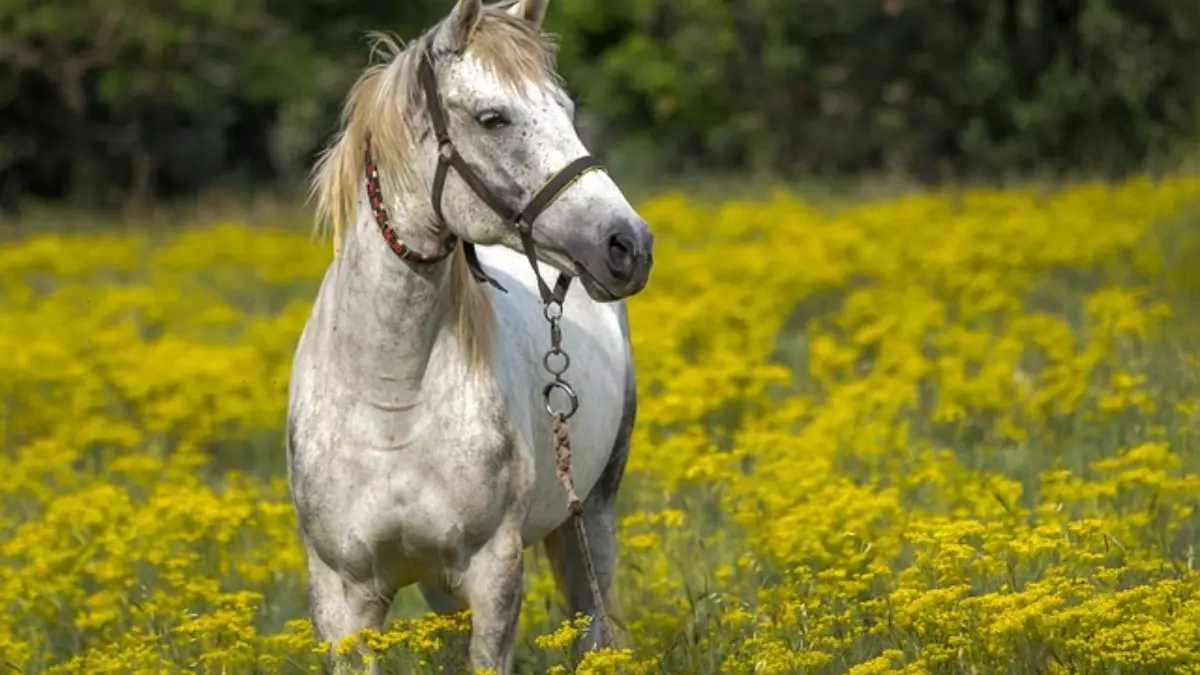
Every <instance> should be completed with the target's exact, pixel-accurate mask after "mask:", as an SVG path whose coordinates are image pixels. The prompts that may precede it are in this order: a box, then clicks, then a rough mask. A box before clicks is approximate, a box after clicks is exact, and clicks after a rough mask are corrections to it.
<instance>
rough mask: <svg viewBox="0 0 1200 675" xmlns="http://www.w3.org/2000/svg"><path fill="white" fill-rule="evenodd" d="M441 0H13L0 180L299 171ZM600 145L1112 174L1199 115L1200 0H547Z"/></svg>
mask: <svg viewBox="0 0 1200 675" xmlns="http://www.w3.org/2000/svg"><path fill="white" fill-rule="evenodd" d="M449 4H450V0H445V1H442V0H436V1H435V0H387V1H380V0H375V1H373V2H365V1H361V0H360V1H355V2H350V1H348V0H0V203H3V204H4V205H7V206H13V205H15V204H17V203H18V202H19V200H20V199H22V198H23V197H27V196H30V195H33V196H37V197H41V198H65V197H73V198H81V199H86V200H89V201H100V202H108V203H116V202H120V201H123V200H126V199H129V198H133V199H148V198H151V197H156V196H172V195H179V194H186V193H190V192H194V191H197V190H200V189H204V188H205V187H207V186H209V185H210V184H212V183H213V182H214V181H227V182H229V183H231V184H235V183H244V184H259V183H268V182H273V181H279V180H286V181H289V182H290V181H295V182H299V180H300V178H301V176H302V175H303V171H304V170H305V168H306V167H307V165H308V163H309V162H310V161H311V159H312V156H313V153H314V152H315V151H316V150H317V149H318V148H319V147H320V146H321V145H322V144H323V142H324V140H325V139H326V137H327V136H328V134H329V133H330V132H331V131H332V130H333V128H334V124H335V120H336V115H337V111H338V107H339V105H340V103H341V98H342V96H343V95H344V93H345V91H346V89H347V87H348V86H349V84H350V83H351V82H352V81H353V78H354V77H355V76H356V75H357V73H358V72H359V71H360V70H361V69H362V67H363V66H364V65H365V59H366V48H365V44H364V40H363V34H364V33H365V32H366V31H367V30H370V29H383V30H391V31H395V32H397V33H399V34H400V35H402V36H413V35H415V34H416V32H417V31H419V30H420V29H422V28H423V27H425V26H427V25H429V23H430V22H432V21H433V20H435V19H436V18H437V17H438V16H439V15H440V14H442V13H443V12H445V11H446V10H447V9H448V6H449ZM549 29H550V30H551V31H552V32H555V33H557V34H559V35H560V36H561V40H562V53H561V59H560V61H561V67H562V70H563V72H564V74H565V75H566V77H567V79H568V81H569V82H570V83H571V85H572V87H573V90H574V92H573V93H574V94H575V95H576V96H577V97H578V98H580V99H581V102H582V104H583V105H582V107H583V109H584V110H585V111H586V115H587V117H588V118H589V119H590V120H592V122H593V125H592V126H593V127H595V128H596V129H598V133H599V135H600V136H601V138H603V139H604V141H605V143H604V145H605V146H606V147H607V150H608V153H609V155H610V160H611V161H613V162H615V163H617V164H618V165H619V166H624V167H631V168H632V167H636V168H642V169H647V170H649V169H653V170H673V171H695V170H716V171H727V170H735V171H740V170H755V171H769V172H774V173H783V174H791V173H827V174H839V173H850V172H859V171H894V172H901V173H905V174H909V175H915V176H918V177H920V178H925V179H945V178H961V177H994V176H1004V175H1012V174H1025V173H1029V172H1038V173H1046V172H1053V173H1089V174H1094V173H1102V174H1120V173H1123V172H1127V171H1130V170H1134V169H1137V168H1139V167H1142V166H1145V165H1146V163H1147V162H1156V163H1164V164H1165V163H1170V162H1172V161H1174V160H1177V159H1179V158H1181V157H1184V156H1186V155H1187V154H1188V153H1195V152H1196V147H1197V141H1200V70H1198V66H1200V2H1196V1H1195V0H1141V1H1138V2H1134V1H1133V0H1123V1H1119V0H558V1H557V2H556V3H555V4H554V5H553V6H552V9H551V18H550V23H549Z"/></svg>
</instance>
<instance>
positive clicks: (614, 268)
mask: <svg viewBox="0 0 1200 675" xmlns="http://www.w3.org/2000/svg"><path fill="white" fill-rule="evenodd" d="M636 250H637V249H636V245H635V244H634V242H633V237H631V236H629V235H628V234H625V233H624V232H617V233H616V234H614V235H612V236H610V237H609V238H608V271H609V272H611V273H612V275H613V277H614V278H616V279H619V280H625V279H628V278H629V277H630V276H631V275H632V274H633V266H634V259H635V257H636Z"/></svg>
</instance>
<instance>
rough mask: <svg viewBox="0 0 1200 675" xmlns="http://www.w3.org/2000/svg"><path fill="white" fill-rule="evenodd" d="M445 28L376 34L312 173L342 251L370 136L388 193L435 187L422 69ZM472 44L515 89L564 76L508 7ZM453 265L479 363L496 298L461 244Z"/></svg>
mask: <svg viewBox="0 0 1200 675" xmlns="http://www.w3.org/2000/svg"><path fill="white" fill-rule="evenodd" d="M439 27H440V26H435V27H433V28H432V29H430V30H429V31H428V32H426V33H425V34H424V35H422V36H421V37H420V38H418V39H417V40H415V41H414V42H412V43H410V44H408V45H405V44H404V43H403V42H401V41H400V40H399V39H398V38H396V37H394V36H392V35H387V34H382V33H373V34H371V39H372V44H371V52H370V54H371V58H370V61H371V64H370V65H369V66H368V67H367V69H366V70H365V71H364V72H363V74H362V75H360V76H359V78H358V81H357V82H355V83H354V86H353V87H351V89H350V93H349V95H348V96H347V97H346V102H345V105H344V107H343V109H342V115H341V129H340V131H338V133H337V134H336V135H335V136H334V138H333V140H332V142H331V143H330V144H329V146H328V147H327V148H326V149H325V150H324V151H323V152H322V153H321V155H320V157H319V158H318V160H317V163H316V166H315V167H314V169H313V174H312V182H311V187H310V195H311V198H313V199H314V200H315V202H316V225H315V229H316V232H317V233H318V234H319V235H326V236H327V235H328V234H330V233H331V234H332V238H333V250H334V255H335V256H336V255H337V254H338V252H339V251H340V250H341V245H342V241H343V239H344V237H345V233H346V228H347V227H351V226H353V224H354V219H355V218H356V217H357V215H358V204H359V198H360V196H361V194H362V193H361V191H362V190H363V168H364V152H365V149H366V141H367V137H368V135H370V138H371V152H372V154H373V156H374V160H375V164H376V166H378V167H379V180H380V184H381V187H382V188H383V193H384V195H385V196H386V195H400V194H414V193H420V192H422V191H424V190H427V189H428V188H427V186H425V185H423V184H422V183H421V180H420V176H419V174H418V172H417V171H416V168H415V163H414V161H413V155H414V152H415V149H416V147H417V142H418V140H419V139H420V138H421V135H422V129H423V128H424V125H425V124H426V121H425V119H426V117H425V107H424V94H423V93H422V92H421V87H420V85H419V80H418V77H417V70H418V66H419V65H420V61H421V54H422V53H423V52H424V50H425V49H426V47H427V46H428V45H429V44H430V43H431V41H432V40H433V39H434V36H435V35H436V34H437V31H438V29H439ZM466 49H467V50H468V51H470V52H471V54H472V55H474V56H476V57H477V58H478V59H480V61H481V62H482V63H483V64H484V65H485V66H487V67H489V68H490V69H491V70H492V71H493V72H494V73H495V74H496V76H497V77H498V78H499V79H500V81H501V82H502V83H504V84H505V85H506V86H509V87H511V88H512V89H513V90H514V91H515V92H523V91H524V90H525V88H524V87H523V85H524V84H526V83H528V82H555V83H557V82H558V80H557V77H558V76H557V74H556V70H555V64H554V60H555V52H556V48H555V44H554V43H553V42H552V41H551V40H550V39H549V38H548V37H547V36H545V35H543V34H542V33H541V32H540V31H539V30H538V29H537V28H535V27H534V26H533V25H532V24H531V23H529V22H528V21H525V20H523V19H519V18H517V17H513V16H511V15H509V14H508V13H507V12H506V11H504V10H503V9H501V8H496V7H489V8H485V9H484V10H483V13H482V15H481V17H480V22H479V25H478V26H477V27H476V29H475V32H474V34H472V36H471V39H470V42H469V44H468V45H467V47H466ZM422 225H423V226H424V227H428V228H430V229H431V230H436V228H437V227H438V224H437V223H434V222H428V223H424V224H422ZM450 264H451V303H452V308H451V309H452V315H455V316H456V317H457V330H458V334H459V338H460V340H459V343H460V344H461V345H463V347H464V348H465V349H466V350H467V352H468V353H469V355H470V360H471V361H472V362H474V363H480V362H483V361H485V360H486V357H487V349H486V345H488V344H490V337H491V332H492V327H493V324H494V317H493V315H492V309H491V301H490V298H489V297H488V295H487V293H486V291H485V290H484V289H483V288H481V286H480V284H478V283H476V282H475V281H474V279H473V278H472V277H471V275H470V270H469V269H468V267H467V263H466V259H465V258H464V256H463V247H462V246H459V247H458V248H457V250H456V251H455V253H454V255H453V257H452V259H451V263H450Z"/></svg>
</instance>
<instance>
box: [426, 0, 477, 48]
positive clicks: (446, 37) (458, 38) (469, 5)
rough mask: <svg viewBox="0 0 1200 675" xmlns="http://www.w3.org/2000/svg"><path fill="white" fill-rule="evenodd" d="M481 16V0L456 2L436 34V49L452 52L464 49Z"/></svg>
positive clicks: (460, 0)
mask: <svg viewBox="0 0 1200 675" xmlns="http://www.w3.org/2000/svg"><path fill="white" fill-rule="evenodd" d="M482 14H483V0H458V3H457V4H455V5H454V9H453V10H451V12H450V16H449V17H448V18H447V19H446V21H445V23H444V24H442V29H441V30H440V31H439V32H438V36H437V42H438V47H439V48H441V49H445V50H447V51H452V52H461V51H462V50H463V49H465V48H466V46H467V42H468V41H470V39H471V35H472V34H473V33H474V32H475V29H476V28H477V27H478V26H479V19H480V16H481V15H482Z"/></svg>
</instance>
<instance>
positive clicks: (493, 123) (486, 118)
mask: <svg viewBox="0 0 1200 675" xmlns="http://www.w3.org/2000/svg"><path fill="white" fill-rule="evenodd" d="M475 121H477V122H479V125H480V126H482V127H483V128H484V129H487V130H489V131H494V130H496V129H499V128H501V127H506V126H508V124H509V122H508V118H507V117H505V116H504V114H503V113H501V112H500V111H499V110H485V111H483V112H481V113H479V114H478V115H476V116H475Z"/></svg>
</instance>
